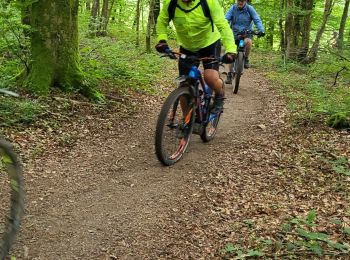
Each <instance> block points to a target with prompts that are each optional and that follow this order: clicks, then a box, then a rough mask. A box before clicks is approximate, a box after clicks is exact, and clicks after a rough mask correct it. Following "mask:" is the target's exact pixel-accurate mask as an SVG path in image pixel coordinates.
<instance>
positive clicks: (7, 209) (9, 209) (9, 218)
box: [0, 140, 24, 259]
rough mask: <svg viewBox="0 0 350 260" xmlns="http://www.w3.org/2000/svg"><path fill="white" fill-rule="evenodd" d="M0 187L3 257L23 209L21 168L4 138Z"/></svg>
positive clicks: (0, 148)
mask: <svg viewBox="0 0 350 260" xmlns="http://www.w3.org/2000/svg"><path fill="white" fill-rule="evenodd" d="M0 187H1V193H0V208H1V211H0V212H1V213H0V259H4V258H5V257H6V256H7V254H8V252H9V251H10V248H11V246H12V244H13V242H14V240H15V236H16V234H17V233H18V231H19V228H20V223H21V219H22V216H23V211H24V191H23V179H22V168H21V165H20V163H19V161H18V159H17V156H16V154H15V153H14V151H13V149H12V147H11V145H10V144H9V143H8V142H6V141H4V140H0Z"/></svg>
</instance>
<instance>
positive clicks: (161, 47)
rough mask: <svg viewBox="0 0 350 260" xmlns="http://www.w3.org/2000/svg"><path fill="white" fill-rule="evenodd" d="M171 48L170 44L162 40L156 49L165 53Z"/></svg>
mask: <svg viewBox="0 0 350 260" xmlns="http://www.w3.org/2000/svg"><path fill="white" fill-rule="evenodd" d="M169 49H170V48H169V45H168V44H167V43H166V41H164V40H160V41H159V42H158V44H157V45H156V50H157V52H160V53H165V52H166V51H167V50H169Z"/></svg>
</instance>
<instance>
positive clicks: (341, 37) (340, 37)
mask: <svg viewBox="0 0 350 260" xmlns="http://www.w3.org/2000/svg"><path fill="white" fill-rule="evenodd" d="M349 4H350V0H345V5H344V11H343V15H342V18H341V22H340V26H339V34H338V49H339V50H342V49H343V45H344V31H345V24H346V19H347V18H348V12H349Z"/></svg>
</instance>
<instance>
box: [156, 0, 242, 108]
mask: <svg viewBox="0 0 350 260" xmlns="http://www.w3.org/2000/svg"><path fill="white" fill-rule="evenodd" d="M174 1H175V2H174ZM174 3H175V5H174ZM203 3H204V4H203ZM171 6H176V7H174V8H175V12H174V13H173V18H172V20H173V24H174V27H175V30H176V34H177V40H178V43H179V45H180V52H181V53H184V54H186V55H196V56H198V57H199V58H205V57H216V58H218V57H219V56H220V50H221V40H222V43H223V45H224V47H225V49H226V51H227V52H226V54H225V55H224V62H227V63H228V62H231V63H232V62H233V61H234V58H235V54H234V52H235V49H236V48H235V46H234V44H233V35H232V32H231V30H230V27H229V24H228V23H227V21H226V19H225V16H224V11H223V8H222V7H221V5H220V4H219V1H218V0H164V3H163V7H162V9H161V11H160V14H159V16H158V19H157V25H156V31H157V40H158V44H157V45H156V47H155V48H156V50H157V51H158V52H160V53H164V52H165V51H166V50H167V49H169V46H168V44H167V27H168V24H169V21H170V20H171V16H169V14H170V12H171V11H169V10H170V9H171ZM205 7H206V8H207V9H208V10H207V11H206V10H204V8H205ZM208 13H209V15H208ZM208 16H210V17H208ZM220 39H221V40H220ZM198 65H199V64H198ZM178 67H179V74H180V76H181V75H185V74H186V72H188V65H187V64H185V62H184V61H183V60H182V59H179V65H178ZM203 67H204V80H205V82H206V83H207V84H208V86H209V87H211V88H212V89H213V90H214V91H215V98H214V109H213V112H214V113H216V112H221V111H222V109H223V104H224V84H223V80H222V79H221V78H220V77H219V73H218V70H219V64H218V63H213V62H212V60H208V61H203Z"/></svg>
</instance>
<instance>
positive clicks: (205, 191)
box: [8, 69, 350, 259]
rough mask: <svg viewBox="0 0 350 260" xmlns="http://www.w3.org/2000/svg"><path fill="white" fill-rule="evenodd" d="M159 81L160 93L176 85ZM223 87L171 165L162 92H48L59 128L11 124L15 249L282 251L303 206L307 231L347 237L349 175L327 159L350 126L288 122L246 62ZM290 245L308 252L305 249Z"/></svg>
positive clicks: (53, 254) (146, 255) (78, 254)
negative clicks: (157, 139)
mask: <svg viewBox="0 0 350 260" xmlns="http://www.w3.org/2000/svg"><path fill="white" fill-rule="evenodd" d="M170 78H171V76H170ZM170 80H171V79H169V81H170ZM163 84H164V85H165V87H164V91H165V92H167V93H168V92H169V90H170V88H171V87H173V85H172V84H171V83H170V82H165V83H163ZM170 85H171V87H170ZM226 96H227V99H226V103H225V111H224V113H223V115H222V119H221V122H220V125H219V130H218V132H217V136H216V138H215V139H214V140H213V141H212V142H209V143H203V142H202V141H201V140H200V138H199V136H195V135H194V136H192V139H191V143H190V145H189V148H188V151H187V152H186V154H185V155H184V157H183V158H182V160H181V161H180V162H178V163H177V164H175V165H174V166H172V167H164V166H162V165H161V164H160V163H159V161H158V160H157V158H156V156H155V153H154V132H155V125H156V120H157V115H158V113H159V111H160V108H161V104H162V101H163V100H164V95H162V94H160V95H159V97H156V96H148V97H146V96H144V95H135V96H133V97H126V98H120V97H116V98H115V99H116V100H119V101H122V102H121V104H119V103H118V102H115V103H114V104H117V103H118V104H119V105H118V106H115V105H111V106H108V107H105V106H99V105H91V104H89V103H85V102H84V101H72V100H69V99H64V98H57V99H53V100H52V103H53V105H52V106H51V109H54V107H55V109H57V111H55V110H48V112H47V116H50V117H51V118H52V119H53V120H54V121H55V122H58V123H57V124H58V126H55V125H52V123H47V124H44V123H42V124H41V126H40V127H31V128H30V129H26V130H23V131H21V132H19V133H18V132H17V133H8V134H9V138H10V139H12V140H14V141H15V142H16V143H17V144H20V150H22V151H24V152H22V154H21V155H22V158H23V161H24V173H25V184H26V214H25V217H24V221H23V225H22V229H21V232H20V234H19V236H18V239H17V241H16V244H15V245H14V248H13V251H12V255H14V256H16V257H17V259H165V258H167V259H220V258H225V257H231V256H232V257H234V256H235V255H239V254H242V253H243V254H246V256H248V255H254V254H259V252H262V251H264V252H265V254H266V255H265V257H267V258H268V257H269V254H271V253H277V254H279V253H280V254H281V257H282V255H283V254H285V249H284V248H283V243H280V244H278V245H277V246H276V241H282V242H285V241H287V240H288V239H289V240H290V241H291V240H292V239H294V238H293V236H292V235H293V234H292V232H293V229H291V230H289V231H288V232H289V234H292V235H290V236H289V237H287V235H285V234H286V233H282V227H283V225H284V224H285V223H287V224H288V223H290V222H288V221H290V220H291V219H293V218H295V217H297V218H299V219H304V218H305V217H307V216H309V222H310V223H311V222H312V223H311V224H312V225H313V226H312V225H311V226H312V230H313V231H318V232H325V233H328V234H330V236H331V238H332V241H338V242H346V241H348V243H349V240H350V238H349V237H348V236H345V235H344V234H342V233H341V232H340V231H339V230H340V227H339V225H340V226H341V228H347V227H349V225H350V205H349V194H350V188H349V186H350V177H347V176H345V175H344V176H342V175H341V174H340V173H335V172H334V171H333V170H332V162H333V161H334V158H338V157H337V156H339V158H340V157H341V156H344V157H347V158H349V156H350V154H349V149H348V148H349V147H350V133H349V132H348V131H337V130H332V129H330V128H326V127H324V128H323V127H321V126H319V125H318V126H314V125H308V124H306V125H305V124H304V125H301V124H296V123H295V122H294V121H292V120H291V119H290V117H289V114H288V112H287V109H286V104H284V102H283V99H282V98H281V97H279V96H278V94H276V93H275V92H274V90H273V87H271V86H269V85H268V83H267V82H266V81H265V79H264V77H263V75H261V74H259V73H258V72H257V71H254V69H250V70H247V71H246V72H245V74H244V76H243V77H242V82H241V88H240V90H239V93H238V95H233V94H232V87H231V86H227V87H226ZM123 104H125V105H123ZM130 107H132V109H130ZM60 108H62V109H64V111H65V112H64V113H63V112H61V111H60ZM43 122H45V121H43ZM313 209H314V210H315V212H317V220H316V219H315V218H313V217H312V216H311V217H310V212H311V211H312V210H313ZM308 214H309V215H308ZM332 220H338V222H337V223H336V222H335V221H333V222H332ZM300 221H301V220H300ZM340 222H341V223H340ZM291 228H293V227H291ZM287 238H288V239H287ZM295 239H296V240H297V239H298V238H295ZM299 240H300V237H299ZM272 244H273V245H274V247H273V248H269V246H271V245H272ZM238 246H240V248H241V249H240V250H241V252H239V250H238ZM249 249H251V250H253V249H254V250H255V251H254V250H253V251H249ZM258 249H259V250H258ZM293 250H294V251H295V254H296V255H299V256H300V258H306V259H307V258H310V256H309V253H310V252H309V251H308V250H306V249H305V247H303V248H302V247H300V248H294V249H293ZM327 252H328V254H329V255H330V256H338V257H340V256H343V255H344V257H346V255H345V254H344V252H345V251H341V250H340V251H337V250H335V249H334V250H333V249H332V250H330V251H327ZM329 252H333V255H332V254H331V253H329ZM285 255H286V254H285ZM287 255H288V254H287ZM271 257H272V255H271Z"/></svg>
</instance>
